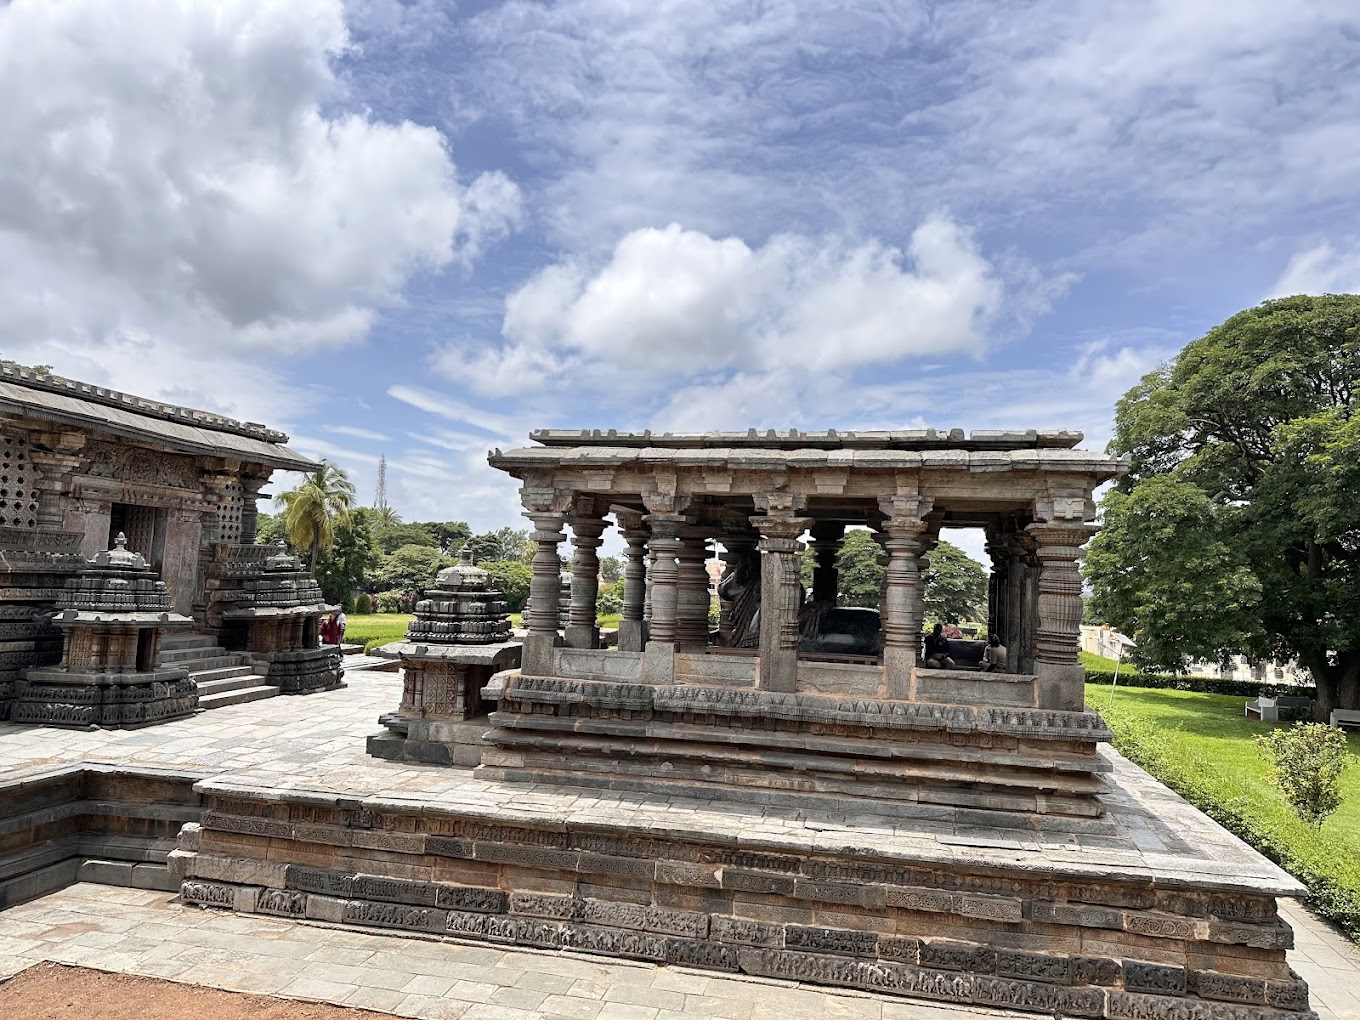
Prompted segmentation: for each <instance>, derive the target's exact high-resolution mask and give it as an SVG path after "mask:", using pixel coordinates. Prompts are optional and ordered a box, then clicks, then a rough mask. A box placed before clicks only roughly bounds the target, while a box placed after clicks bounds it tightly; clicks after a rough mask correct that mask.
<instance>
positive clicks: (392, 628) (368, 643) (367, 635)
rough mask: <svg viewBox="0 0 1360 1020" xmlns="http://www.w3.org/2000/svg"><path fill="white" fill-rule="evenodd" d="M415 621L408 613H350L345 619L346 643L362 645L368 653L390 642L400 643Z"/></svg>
mask: <svg viewBox="0 0 1360 1020" xmlns="http://www.w3.org/2000/svg"><path fill="white" fill-rule="evenodd" d="M413 619H414V617H412V616H410V615H408V614H406V613H362V614H361V613H349V614H347V615H346V617H345V642H346V644H356V645H357V644H362V645H363V646H364V650H365V651H367V650H368V649H370V648H373V647H374V646H376V645H385V644H387V643H388V642H389V641H400V640H401V639H402V638H403V637H404V636H405V635H406V625H407V624H408V623H410V622H411V621H412V620H413Z"/></svg>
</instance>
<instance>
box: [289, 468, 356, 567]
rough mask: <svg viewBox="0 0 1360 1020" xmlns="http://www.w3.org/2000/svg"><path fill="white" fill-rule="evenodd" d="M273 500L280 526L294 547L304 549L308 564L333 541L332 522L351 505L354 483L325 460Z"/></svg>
mask: <svg viewBox="0 0 1360 1020" xmlns="http://www.w3.org/2000/svg"><path fill="white" fill-rule="evenodd" d="M274 502H275V503H276V504H277V505H279V506H282V507H283V512H282V513H281V514H280V515H279V516H280V517H281V518H282V519H283V530H284V533H285V534H286V535H287V536H288V541H289V542H291V543H292V544H293V546H294V547H295V548H298V549H307V550H309V553H310V561H309V562H310V565H311V567H312V569H313V570H315V569H316V558H317V556H318V555H320V553H321V551H322V550H323V549H329V548H330V547H331V546H332V545H334V544H335V526H336V524H337V523H338V522H339V521H341V520H343V519H344V518H345V517H347V516H348V515H349V512H350V510H351V509H352V508H353V506H354V483H353V482H351V481H350V480H349V477H348V476H347V475H346V474H345V472H344V471H342V470H340V468H338V467H336V466H335V465H334V464H332V463H331V462H330V461H328V460H323V461H322V462H321V465H320V466H319V467H318V468H317V469H316V470H315V471H313V472H312V473H311V474H309V475H307V476H306V477H305V478H304V479H303V481H302V484H301V485H299V486H298V487H297V488H296V489H291V490H289V491H288V492H282V493H280V494H279V495H278V496H277V497H276V498H275V500H274Z"/></svg>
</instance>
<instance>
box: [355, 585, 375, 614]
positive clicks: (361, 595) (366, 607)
mask: <svg viewBox="0 0 1360 1020" xmlns="http://www.w3.org/2000/svg"><path fill="white" fill-rule="evenodd" d="M354 612H355V613H356V614H358V615H359V616H367V615H368V614H369V613H371V612H373V596H372V595H370V594H369V593H368V592H366V591H361V592H358V593H356V594H355V596H354Z"/></svg>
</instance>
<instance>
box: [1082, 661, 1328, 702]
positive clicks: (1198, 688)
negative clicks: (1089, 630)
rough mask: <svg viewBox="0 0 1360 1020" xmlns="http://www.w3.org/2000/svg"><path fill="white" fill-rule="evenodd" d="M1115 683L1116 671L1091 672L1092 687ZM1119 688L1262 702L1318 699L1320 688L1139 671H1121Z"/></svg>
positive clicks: (1088, 670) (1088, 671)
mask: <svg viewBox="0 0 1360 1020" xmlns="http://www.w3.org/2000/svg"><path fill="white" fill-rule="evenodd" d="M1113 681H1114V670H1112V669H1089V668H1088V669H1087V670H1086V682H1087V683H1088V684H1104V685H1105V686H1106V687H1108V686H1109V685H1110V684H1111V683H1112V682H1113ZM1119 685H1120V686H1121V687H1122V686H1125V685H1127V686H1129V687H1150V688H1153V689H1154V690H1173V691H1195V692H1197V693H1199V694H1231V695H1235V696H1237V697H1240V698H1259V697H1260V696H1261V694H1262V693H1265V694H1266V695H1267V696H1270V695H1272V694H1277V693H1279V694H1289V695H1292V696H1295V697H1299V698H1313V699H1315V700H1316V698H1317V687H1313V686H1310V687H1286V686H1284V685H1280V684H1268V683H1260V682H1258V681H1255V680H1220V679H1219V678H1217V677H1212V676H1178V675H1175V674H1170V673H1139V672H1138V671H1137V670H1136V669H1133V668H1129V669H1121V670H1120V671H1119Z"/></svg>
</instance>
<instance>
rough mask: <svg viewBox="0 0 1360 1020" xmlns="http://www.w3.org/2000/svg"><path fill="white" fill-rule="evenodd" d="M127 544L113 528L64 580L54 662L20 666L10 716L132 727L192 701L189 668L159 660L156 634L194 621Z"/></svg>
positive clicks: (168, 715) (183, 709)
mask: <svg viewBox="0 0 1360 1020" xmlns="http://www.w3.org/2000/svg"><path fill="white" fill-rule="evenodd" d="M126 545H127V539H126V538H125V537H124V535H123V534H122V533H121V532H120V533H119V535H118V537H117V539H116V540H115V542H114V548H112V549H109V550H107V551H105V552H101V553H99V554H98V555H97V556H95V557H94V559H93V560H90V561H89V563H88V565H87V566H86V567H85V568H84V569H82V570H81V571H80V572H79V574H78V575H77V576H76V577H74V578H71V579H69V580H68V581H67V582H66V587H65V589H64V590H63V591H62V593H61V595H60V596H58V598H57V602H56V606H57V615H56V617H55V618H54V619H53V620H52V623H53V624H54V625H55V626H57V627H58V628H60V630H61V631H62V636H63V654H62V660H61V663H60V665H57V666H39V667H34V668H32V669H28V670H25V671H24V677H23V679H21V680H19V681H18V682H17V684H16V685H15V686H16V690H15V695H16V697H15V704H14V708H13V711H12V718H13V719H14V721H15V722H30V723H41V724H44V725H50V726H89V725H98V726H137V725H142V724H145V723H156V722H165V721H167V720H169V719H178V718H179V717H181V716H186V715H191V714H192V713H193V712H194V710H195V709H196V708H197V707H198V687H197V685H196V684H195V683H194V682H193V681H192V680H190V679H189V674H188V672H187V671H186V670H184V669H179V668H175V667H169V666H161V665H160V640H161V635H162V634H164V633H165V632H166V631H167V630H170V629H174V628H188V627H190V626H192V625H193V620H192V619H191V618H190V617H187V616H182V615H180V614H178V613H175V612H173V611H172V610H173V605H174V600H173V597H172V596H171V594H170V592H169V590H168V589H167V588H166V586H165V583H164V582H163V581H161V580H160V579H159V577H158V576H157V575H156V573H155V572H154V571H152V570H149V569H147V565H146V560H145V559H143V558H142V556H141V554H140V553H134V552H129V551H128V550H127V548H126Z"/></svg>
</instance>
